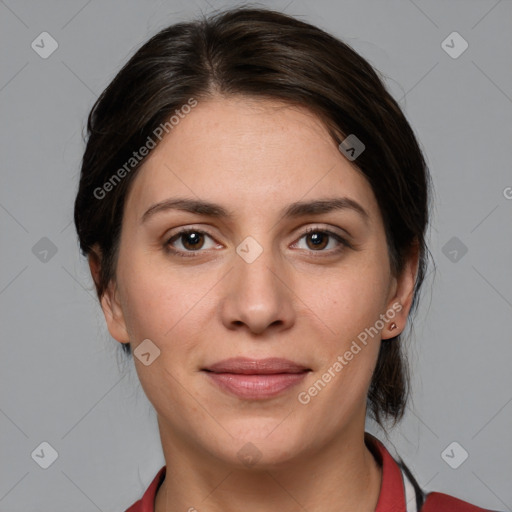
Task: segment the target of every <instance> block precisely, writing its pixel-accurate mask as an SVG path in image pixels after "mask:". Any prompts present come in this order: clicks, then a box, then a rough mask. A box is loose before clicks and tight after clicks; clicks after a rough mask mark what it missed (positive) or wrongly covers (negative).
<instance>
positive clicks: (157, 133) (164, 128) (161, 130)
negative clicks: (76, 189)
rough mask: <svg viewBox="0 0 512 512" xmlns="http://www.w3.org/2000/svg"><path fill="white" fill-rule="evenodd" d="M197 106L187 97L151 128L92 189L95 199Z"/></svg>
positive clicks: (112, 186) (111, 188)
mask: <svg viewBox="0 0 512 512" xmlns="http://www.w3.org/2000/svg"><path fill="white" fill-rule="evenodd" d="M195 106H197V100H196V99H194V98H189V100H188V101H187V103H185V104H184V105H182V107H181V108H180V109H179V110H178V109H176V110H175V111H174V114H175V115H174V114H173V115H172V116H171V117H169V119H168V120H167V121H166V122H165V123H161V124H159V125H158V126H157V127H156V128H155V129H154V130H153V133H152V135H153V137H154V138H153V137H152V136H151V135H149V136H148V138H147V139H146V142H145V143H144V144H143V145H142V146H141V147H140V148H139V149H138V150H137V151H134V152H133V153H132V156H131V157H130V158H129V159H128V160H127V161H126V162H125V163H124V165H123V166H122V167H120V168H119V169H118V170H117V171H116V172H115V173H114V174H113V175H112V176H111V177H110V178H109V179H108V180H107V181H106V182H105V183H104V184H103V185H102V186H101V187H96V188H95V189H94V192H93V195H94V197H95V198H96V199H103V198H105V197H106V195H107V194H108V192H110V191H112V190H113V189H114V188H115V187H116V186H117V185H118V184H119V183H120V182H121V180H122V179H123V178H124V177H125V176H126V175H127V174H129V173H130V172H131V171H132V170H133V169H134V168H135V167H136V166H137V165H138V164H139V163H140V162H141V161H142V160H143V159H144V157H146V156H147V155H148V154H149V152H150V151H151V150H152V149H154V148H155V147H156V145H157V143H156V141H155V139H158V140H159V141H161V140H162V138H163V136H164V134H168V133H169V132H170V131H171V130H172V129H173V128H174V127H175V126H176V125H178V124H179V122H180V120H181V119H184V118H185V116H186V115H187V114H189V113H190V112H191V111H192V109H193V108H194V107H195Z"/></svg>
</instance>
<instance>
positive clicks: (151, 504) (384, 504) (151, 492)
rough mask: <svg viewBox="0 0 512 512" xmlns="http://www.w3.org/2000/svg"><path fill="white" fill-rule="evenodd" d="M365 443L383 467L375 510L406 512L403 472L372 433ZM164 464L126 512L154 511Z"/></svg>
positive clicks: (163, 473) (164, 467)
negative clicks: (141, 495) (140, 496)
mask: <svg viewBox="0 0 512 512" xmlns="http://www.w3.org/2000/svg"><path fill="white" fill-rule="evenodd" d="M365 443H366V446H367V447H368V449H369V450H370V451H371V452H372V454H373V456H374V457H375V459H376V460H377V462H378V463H379V465H380V466H381V468H382V484H381V489H380V494H379V501H378V503H377V508H376V509H375V512H406V508H405V492H404V484H403V481H402V474H401V471H400V468H399V467H398V464H397V463H396V461H395V459H393V457H392V456H391V454H390V453H389V452H388V451H387V450H386V448H385V447H384V445H383V444H382V443H381V442H380V441H379V440H378V439H377V438H375V437H373V436H372V435H371V434H368V433H365ZM165 471H166V466H163V467H162V468H161V469H160V471H158V473H157V474H156V476H155V478H154V479H153V481H152V482H151V484H150V486H149V487H148V488H147V490H146V492H145V493H144V495H143V497H142V498H141V499H140V500H139V501H137V502H136V503H134V504H133V505H132V506H131V507H130V508H129V509H127V510H126V512H154V510H155V497H156V493H157V491H158V488H159V487H160V485H161V484H162V482H163V481H164V478H165Z"/></svg>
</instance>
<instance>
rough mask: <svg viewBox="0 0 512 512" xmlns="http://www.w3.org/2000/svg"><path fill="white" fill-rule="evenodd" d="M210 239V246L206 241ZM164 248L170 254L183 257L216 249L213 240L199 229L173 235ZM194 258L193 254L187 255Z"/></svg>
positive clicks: (182, 231) (184, 230)
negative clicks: (170, 252) (202, 250)
mask: <svg viewBox="0 0 512 512" xmlns="http://www.w3.org/2000/svg"><path fill="white" fill-rule="evenodd" d="M207 238H208V239H210V244H208V243H207V240H206V239H207ZM165 245H166V247H167V248H169V249H170V250H171V251H172V252H174V253H176V254H179V255H180V256H184V255H185V254H183V253H193V252H199V251H200V249H213V248H215V247H216V244H215V242H214V241H213V238H212V237H211V236H210V235H209V234H208V233H206V232H205V231H201V230H200V229H190V228H188V229H182V230H181V231H179V232H178V233H176V234H175V235H173V236H172V237H171V238H169V240H167V242H166V244H165ZM189 255H190V256H194V254H189Z"/></svg>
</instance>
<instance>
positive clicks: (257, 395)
mask: <svg viewBox="0 0 512 512" xmlns="http://www.w3.org/2000/svg"><path fill="white" fill-rule="evenodd" d="M354 163H357V162H354ZM105 200H107V199H105ZM180 201H181V203H180ZM166 202H168V204H167V207H166V206H165V204H166ZM171 202H177V203H175V204H174V206H172V204H171ZM158 204H160V206H159V207H156V208H155V205H158ZM183 229H186V230H189V233H188V234H183V235H180V232H181V230H183ZM116 276H117V285H116V286H117V288H116V289H115V293H114V286H111V288H110V289H109V291H108V292H107V295H106V296H105V297H104V299H103V300H102V306H103V308H104V311H105V316H106V318H107V323H108V326H109V330H110V332H111V334H112V336H113V337H114V338H116V339H117V340H118V341H120V342H128V341H129V342H130V343H131V345H132V350H134V351H135V357H134V361H135V366H136V370H137V372H138V375H139V378H140V381H141V384H142V387H143V389H144V391H145V393H146V395H147V397H148V398H149V400H150V401H151V403H152V404H153V405H154V407H155V409H156V411H157V413H158V421H159V426H160V430H161V435H162V441H163V442H167V443H171V444H173V445H174V446H178V445H179V446H182V447H183V446H188V447H194V448H193V450H195V451H196V452H199V453H201V452H202V453H203V455H205V454H207V455H208V456H212V457H215V458H216V459H217V460H218V459H221V460H224V461H227V462H236V463H239V464H240V463H243V462H244V460H245V459H246V462H247V461H248V460H249V459H248V458H247V457H249V458H250V457H253V459H254V458H255V457H256V458H260V463H261V464H265V463H269V464H277V463H285V462H286V461H289V460H292V459H293V458H294V457H295V458H296V457H298V456H300V455H304V456H305V455H307V454H308V453H311V452H312V451H314V450H318V449H319V448H321V447H322V446H327V443H329V442H331V441H332V440H334V439H337V438H339V437H340V434H342V433H345V434H347V435H356V436H359V435H360V434H361V433H362V432H363V429H364V419H365V408H366V395H367V390H368V386H369V384H370V381H371V377H372V372H373V370H374V367H375V364H376V360H377V355H378V352H379V346H380V342H381V338H389V337H391V336H395V335H396V334H397V333H398V332H399V331H400V330H401V329H402V328H403V326H404V323H405V319H406V315H407V312H408V309H409V305H410V294H411V291H412V286H413V273H412V272H411V273H409V274H407V273H406V276H405V277H403V278H400V279H398V280H397V279H395V278H394V277H393V276H392V274H391V271H390V262H389V258H388V251H387V244H386V237H385V231H384V226H383V222H382V218H381V214H380V211H379V208H378V205H377V202H376V199H375V197H374V194H373V192H372V189H371V187H370V185H369V184H368V182H367V181H366V179H365V178H364V177H363V176H362V174H360V173H359V172H358V171H356V169H355V167H354V166H353V164H352V163H351V162H349V161H348V160H347V159H346V158H345V157H344V156H343V155H342V154H341V153H340V151H339V150H338V148H337V147H336V145H335V144H334V143H333V141H332V140H331V138H330V137H329V135H328V134H327V131H326V129H325V128H324V127H323V125H322V124H321V123H320V121H319V120H318V119H317V118H316V117H315V116H313V115H312V114H310V113H309V112H308V111H307V110H304V109H300V108H290V107H286V106H284V105H282V104H279V103H277V102H276V103H274V102H270V101H268V100H264V101H263V100H259V101H256V100H250V99H248V98H242V97H239V98H230V99H220V98H219V99H215V100H210V101H207V102H199V104H198V105H197V106H196V107H195V108H193V109H192V111H191V112H190V113H189V114H188V115H187V116H184V118H183V119H180V122H179V124H177V125H176V126H174V128H173V129H172V131H171V132H170V133H169V134H168V135H167V136H166V137H164V138H163V140H162V142H161V143H160V144H159V146H157V147H156V149H155V150H154V151H153V152H152V153H151V154H150V155H149V156H148V158H147V159H146V161H145V163H144V165H143V167H142V168H141V170H140V172H139V174H138V175H137V177H136V178H135V180H134V182H133V184H132V188H131V189H130V193H129V195H128V196H127V198H126V203H125V209H124V217H123V224H122V233H121V240H120V249H119V259H118V264H117V269H116ZM400 304H401V305H400ZM392 322H395V323H396V324H397V325H398V329H396V330H394V331H392V332H391V331H389V325H390V324H391V323H392ZM143 340H150V341H145V342H144V343H145V345H141V347H140V348H139V350H137V347H138V346H139V345H140V344H141V343H142V342H143ZM158 350H159V351H160V352H159V354H158ZM139 352H142V354H145V355H142V357H141V354H140V353H139ZM233 358H243V359H242V360H238V361H236V360H235V361H233ZM228 360H232V361H228ZM264 360H267V361H264ZM226 361H227V362H226ZM247 373H252V375H248V374H247ZM247 443H252V445H254V446H252V445H251V444H247ZM253 452H254V453H253Z"/></svg>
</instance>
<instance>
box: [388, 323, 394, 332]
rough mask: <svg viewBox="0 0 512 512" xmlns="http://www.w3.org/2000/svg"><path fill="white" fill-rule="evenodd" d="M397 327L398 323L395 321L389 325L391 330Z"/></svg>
mask: <svg viewBox="0 0 512 512" xmlns="http://www.w3.org/2000/svg"><path fill="white" fill-rule="evenodd" d="M395 329H396V324H395V322H393V323H392V324H391V325H390V326H389V330H390V331H394V330H395Z"/></svg>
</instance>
